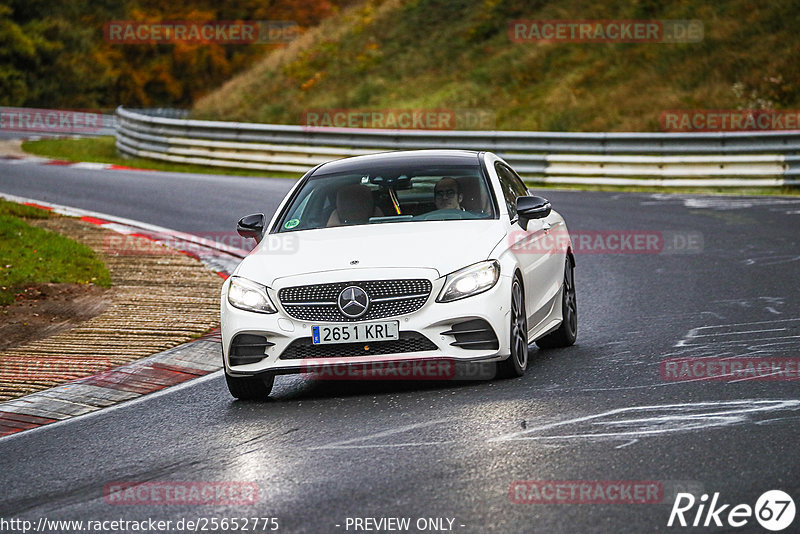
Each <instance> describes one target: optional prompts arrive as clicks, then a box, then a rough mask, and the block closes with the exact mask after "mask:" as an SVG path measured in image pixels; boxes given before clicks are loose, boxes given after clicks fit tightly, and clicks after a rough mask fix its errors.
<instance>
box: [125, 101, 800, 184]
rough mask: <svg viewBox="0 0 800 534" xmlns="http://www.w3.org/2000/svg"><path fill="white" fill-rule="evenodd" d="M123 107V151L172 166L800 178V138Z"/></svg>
mask: <svg viewBox="0 0 800 534" xmlns="http://www.w3.org/2000/svg"><path fill="white" fill-rule="evenodd" d="M176 116H180V115H176V112H171V111H169V110H158V111H154V110H146V111H133V110H129V109H124V108H122V107H120V108H118V109H117V122H118V126H117V134H116V135H117V148H118V149H119V150H120V151H121V152H122V153H124V154H128V155H131V156H140V157H145V158H152V159H158V160H164V161H171V162H176V163H192V164H199V165H209V166H214V167H229V168H239V169H254V170H263V171H284V172H304V171H306V170H308V169H309V168H311V167H313V166H314V165H317V164H318V163H322V162H324V161H328V160H331V159H336V158H342V157H347V156H355V155H361V154H369V153H374V152H381V151H385V150H408V149H424V148H460V149H469V150H490V151H492V152H496V153H498V154H500V155H501V156H502V157H504V158H505V159H506V160H507V161H508V162H509V163H511V164H512V165H513V166H514V168H515V169H517V171H518V172H519V173H520V174H521V175H522V176H524V177H525V178H526V180H528V181H530V182H533V183H552V184H597V185H655V186H671V187H681V186H699V187H705V186H723V187H724V186H731V187H742V186H748V187H750V186H758V187H764V186H783V185H798V184H800V180H798V179H797V175H798V174H800V156H797V155H795V154H797V153H800V131H770V132H758V133H750V132H725V133H667V134H657V133H641V134H640V133H566V132H507V131H491V132H489V131H441V130H391V131H387V130H372V129H362V128H310V127H304V126H287V125H277V124H255V123H241V122H222V121H201V120H189V119H185V118H176Z"/></svg>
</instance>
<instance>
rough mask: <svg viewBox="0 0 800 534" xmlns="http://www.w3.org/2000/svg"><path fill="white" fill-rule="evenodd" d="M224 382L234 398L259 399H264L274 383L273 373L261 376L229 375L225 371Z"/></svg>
mask: <svg viewBox="0 0 800 534" xmlns="http://www.w3.org/2000/svg"><path fill="white" fill-rule="evenodd" d="M225 382H226V383H227V384H228V391H230V392H231V395H233V396H234V397H235V398H237V399H240V400H261V399H266V398H267V397H268V396H269V394H270V392H271V391H272V385H273V384H274V383H275V376H274V375H261V376H242V377H238V376H230V375H229V374H228V373H225Z"/></svg>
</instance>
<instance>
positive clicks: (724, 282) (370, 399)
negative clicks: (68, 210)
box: [0, 162, 800, 533]
mask: <svg viewBox="0 0 800 534" xmlns="http://www.w3.org/2000/svg"><path fill="white" fill-rule="evenodd" d="M290 186H291V182H290V181H287V180H280V179H258V178H239V177H220V176H200V175H173V174H168V173H150V172H147V173H145V172H124V171H116V172H100V171H83V170H82V171H78V170H75V169H70V168H58V167H43V166H32V165H24V164H16V165H12V164H8V163H6V162H0V192H3V193H10V194H15V195H20V196H26V197H31V198H36V199H39V200H46V201H50V202H56V203H60V204H64V205H70V206H77V207H82V208H86V209H91V210H94V211H99V212H105V213H109V214H114V215H118V216H122V217H128V218H132V219H137V220H141V221H145V222H149V223H152V224H158V225H162V226H166V227H169V228H174V229H178V230H183V231H189V232H195V233H203V232H211V231H230V230H232V229H233V228H234V225H235V222H236V220H237V219H238V218H239V217H240V216H242V215H244V214H247V213H251V212H258V211H265V212H267V213H271V212H272V211H273V210H274V209H275V207H276V206H277V203H278V201H279V200H280V199H281V198H282V196H283V194H284V193H285V192H286V191H287V190H288V188H289V187H290ZM543 194H544V196H546V197H547V198H549V199H550V200H551V201H552V203H553V206H554V208H555V209H556V210H558V211H559V212H561V213H562V215H564V217H565V218H566V220H567V223H568V225H569V228H570V231H571V232H574V233H585V234H587V235H595V234H594V233H593V232H609V231H611V232H624V231H654V232H663V233H664V235H666V236H667V237H668V239H669V240H670V243H671V244H672V245H675V243H677V244H678V245H679V246H680V245H682V244H683V242H682V241H681V239H682V237H687V236H693V237H692V239H694V245H695V250H694V251H692V252H691V253H685V254H678V253H665V252H662V253H644V254H608V253H592V252H597V251H596V250H594V251H589V250H585V251H583V252H579V253H578V255H577V269H576V284H577V288H578V303H579V335H578V343H577V345H575V346H574V347H572V348H569V349H560V350H551V351H541V350H536V349H533V351H532V364H531V367H530V368H529V371H528V374H527V375H526V376H525V377H523V378H521V379H515V380H494V381H489V382H485V381H480V382H444V383H442V382H437V383H430V382H429V383H420V382H414V383H402V382H384V383H375V382H373V383H353V382H319V381H317V382H314V381H307V380H304V379H302V378H299V377H279V378H278V379H277V381H276V387H275V389H274V390H273V394H272V396H271V399H270V400H269V401H267V402H263V403H254V402H235V401H233V400H232V399H231V398H230V396H229V395H228V393H227V390H226V388H225V385H224V381H223V379H222V376H221V375H219V374H215V375H212V376H210V377H206V378H203V379H200V380H197V381H194V382H190V383H188V384H187V385H185V386H182V387H179V388H174V389H171V390H167V391H166V392H163V393H161V394H157V395H153V396H149V397H146V398H144V399H142V400H140V401H135V402H132V403H128V404H123V405H120V406H118V407H115V408H113V409H111V410H106V411H102V412H99V413H98V414H96V415H91V416H87V417H80V418H76V419H73V420H70V421H68V422H66V423H62V424H57V425H55V426H50V427H44V428H42V429H39V430H35V431H30V432H26V433H23V434H20V435H16V436H11V437H9V438H4V439H0V473H2V475H0V477H2V478H1V479H0V480H1V481H2V487H3V491H2V493H1V496H0V518H4V519H9V518H11V517H16V518H25V519H31V520H33V521H38V519H39V518H40V517H46V518H48V519H50V520H53V519H57V520H84V521H87V520H111V519H120V518H123V519H136V520H142V519H147V518H153V519H159V520H165V521H166V520H171V521H172V522H173V523H172V525H173V526H174V525H175V524H176V522H177V521H178V520H180V519H182V518H183V519H197V518H202V517H205V518H218V519H221V518H226V517H227V518H231V517H272V518H277V520H278V524H279V531H280V532H355V531H361V532H364V531H366V530H354V528H353V526H352V524H349V523H347V521H348V518H351V520H352V518H366V517H372V518H387V517H401V518H403V517H406V518H410V520H411V525H412V527H414V526H415V524H416V522H417V520H418V519H420V518H447V519H452V520H453V522H452V527H450V528H452V531H456V532H464V533H473V532H474V533H479V532H653V531H668V530H669V531H678V532H682V531H687V532H690V531H695V530H696V531H698V532H720V531H725V532H766V531H765V530H763V529H762V528H761V527H760V526H759V525H758V523H757V522H756V520H755V519H753V518H750V520H749V523H747V524H746V525H745V526H744V527H742V528H738V529H733V528H731V527H729V526H727V525H726V526H725V527H724V528H722V529H719V528H717V529H715V528H713V527H709V528H698V529H691V528H676V527H673V528H672V529H668V528H667V526H666V524H667V520H668V518H669V516H670V509H671V507H670V505H669V504H667V503H664V502H662V503H651V504H622V503H614V504H552V503H542V504H535V503H514V502H512V499H510V497H509V489H510V487H511V485H512V483H513V482H514V481H519V480H529V481H589V483H590V484H592V483H593V481H609V480H621V481H654V482H658V483H661V485H662V486H661V487H664V488H666V490H667V493H669V491H672V490H673V489H674V488H676V487H686V488H693V489H694V490H699V491H698V495H699V494H700V493H702V492H705V493H707V494H709V495H710V494H713V493H715V492H719V494H720V496H719V499H720V501H721V502H724V503H729V504H732V505H735V504H739V503H745V504H749V505H751V506H752V505H755V503H756V500H757V499H758V497H759V495H761V494H762V493H763V492H765V491H766V490H771V489H781V490H783V491H785V492H787V493H788V494H789V495H791V496H792V497H793V498H794V500H795V502H798V503H800V462H798V460H797V443H798V442H800V430H799V429H800V425H798V422H800V419H798V417H799V416H800V395H799V393H800V388H798V382H797V381H785V380H783V381H782V380H748V379H745V380H742V379H738V380H716V381H686V380H682V381H668V380H665V379H664V378H663V377H662V373H661V372H660V371H661V366H660V363H661V362H662V360H664V359H668V358H679V357H700V358H735V357H763V358H797V357H798V356H800V354H798V352H800V351H798V349H799V348H800V298H798V297H799V296H800V284H798V282H797V280H798V273H800V269H798V267H800V243H798V241H799V240H800V233H798V226H800V198H785V197H784V198H781V197H759V198H754V197H749V198H742V197H709V196H692V195H685V196H677V195H652V194H615V193H593V192H571V191H554V190H549V191H544V192H543ZM676 236H677V237H676ZM676 239H677V241H675V240H676ZM698 239H699V240H698ZM119 481H151V482H158V483H161V482H165V481H173V482H175V481H177V482H185V481H217V482H219V481H230V482H237V483H246V484H253V483H254V484H255V485H256V486H257V488H258V496H257V499H256V501H257V502H256V503H255V504H252V505H219V506H213V505H201V506H193V505H186V504H183V505H164V504H154V505H134V506H130V505H124V506H123V505H115V504H112V503H109V502H107V500H106V499H104V487H106V485H107V484H110V483H115V482H119ZM251 487H252V486H251ZM526 487H529V486H526ZM539 487H541V486H539ZM513 495H514V491H512V496H513ZM667 497H669V495H667ZM664 500H668V498H667V499H664ZM696 510H697V506H695V507H694V508H692V510H691V512H690V513H687V514H686V517H687V519H689V520H690V521H691V520H693V518H694V513H695V512H696ZM726 513H727V512H726ZM726 513H725V514H723V515H722V516H721V518H722V519H723V520H724V519H725V518H726ZM449 524H450V523H449V522H448V521H446V520H445V521H444V523H443V525H444V527H445V528H447V527H448V525H449ZM348 525H350V526H349V528H348ZM420 525H421V523H420ZM798 525H800V519H796V520H795V523H794V524H793V525H792V527H790V528H789V529H787V530H785V532H790V531H792V528H794V531H795V532H797V531H798V529H800V526H798ZM251 526H252V525H251ZM261 526H262V525H259V527H261ZM428 526H430V525H428ZM65 531H66V529H65ZM172 531H177V530H175V529H173V530H172ZM212 531H213V530H212ZM216 531H223V529H216ZM227 531H229V532H230V531H231V529H228V530H227ZM257 531H262V530H261V529H260V528H259V530H257ZM267 531H268V529H267ZM410 531H412V532H417V531H418V530H417V529H416V528H411V530H410ZM425 531H438V532H441V531H442V530H441V528H439V529H432V528H429V529H427V530H425Z"/></svg>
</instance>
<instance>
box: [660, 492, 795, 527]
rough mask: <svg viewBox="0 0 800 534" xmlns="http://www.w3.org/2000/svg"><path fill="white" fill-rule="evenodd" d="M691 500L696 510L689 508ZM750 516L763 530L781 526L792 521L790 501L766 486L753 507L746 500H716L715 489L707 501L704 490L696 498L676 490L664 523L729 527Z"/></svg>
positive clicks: (745, 523)
mask: <svg viewBox="0 0 800 534" xmlns="http://www.w3.org/2000/svg"><path fill="white" fill-rule="evenodd" d="M695 504H697V509H696V511H695V510H693V508H694V507H695ZM753 516H755V518H756V521H758V523H759V524H760V525H761V526H762V527H764V528H765V529H767V530H771V531H773V532H778V531H781V530H784V529H786V528H787V527H788V526H789V525H791V524H792V522H793V521H794V516H795V506H794V501H793V500H792V498H791V497H790V496H789V494H787V493H786V492H783V491H781V490H770V491H767V492H764V493H763V494H762V495H761V496H760V497H759V498H758V500H757V501H756V505H755V507H754V508H753V507H751V506H750V505H749V504H737V505H735V506H733V507H731V505H730V504H723V503H722V502H720V500H719V493H714V495H713V497H712V499H711V502H708V495H707V494H703V495H701V496H700V500H699V502H697V500H696V499H695V497H694V495H692V494H691V493H678V496H677V497H676V498H675V502H674V504H673V505H672V511H671V512H670V514H669V521H667V526H668V527H671V526H673V525H675V526H682V527H686V526H693V527H709V526H716V527H721V526H724V525H725V523H727V526H729V527H735V528H739V527H743V526H745V525H748V524H749V523H750V522H751V521H752V519H753ZM687 518H688V519H687Z"/></svg>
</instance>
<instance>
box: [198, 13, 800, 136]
mask: <svg viewBox="0 0 800 534" xmlns="http://www.w3.org/2000/svg"><path fill="white" fill-rule="evenodd" d="M514 19H532V20H544V19H573V20H574V19H580V20H586V19H697V20H701V21H702V22H703V25H704V39H703V40H702V41H701V42H699V43H681V44H660V43H635V44H625V43H602V44H597V43H543V42H537V43H514V42H512V41H511V39H510V38H509V35H508V25H509V22H510V21H512V20H514ZM797 28H800V10H799V9H797V4H796V3H795V2H792V1H789V0H778V1H775V2H758V3H754V2H752V1H751V0H699V1H688V0H684V1H680V0H678V1H672V2H668V1H664V2H662V1H659V0H620V1H619V2H614V3H611V2H609V3H607V5H600V4H598V3H597V2H593V1H588V0H561V1H554V0H553V1H547V0H538V1H530V0H529V1H524V0H385V1H377V0H376V1H368V2H366V3H363V4H359V5H357V6H354V7H352V8H351V9H348V10H343V11H342V12H341V13H339V14H338V15H336V16H334V17H332V18H330V19H327V20H326V21H324V22H323V23H322V24H321V25H320V26H318V27H316V28H314V29H312V30H310V31H309V32H307V33H306V34H305V35H303V36H302V37H301V38H300V39H299V40H298V41H296V42H294V43H292V44H291V45H290V46H288V47H286V48H284V49H280V50H277V51H275V52H273V53H271V54H269V55H267V56H266V57H265V58H264V59H263V61H261V62H260V63H259V64H258V65H257V66H256V67H254V68H252V69H251V70H249V71H247V72H245V73H243V74H241V75H239V76H237V77H236V78H234V79H232V80H231V81H229V82H228V83H227V84H225V85H224V86H223V87H221V88H219V89H218V90H216V91H214V92H212V93H210V94H208V95H207V96H205V97H204V98H202V99H201V100H199V101H198V102H197V103H196V105H195V110H194V115H195V116H196V117H198V118H208V119H218V120H239V121H248V122H268V123H283V124H299V123H300V121H301V117H302V113H303V110H306V109H318V108H356V109H370V110H373V109H386V108H392V109H420V108H422V109H453V108H459V109H461V108H470V109H476V110H482V111H483V112H488V113H491V114H492V116H493V117H494V122H495V124H496V128H497V129H501V130H559V131H560V130H565V131H658V130H659V115H660V113H661V111H662V110H668V109H737V108H738V109H754V108H762V109H798V108H800V38H798V37H797Z"/></svg>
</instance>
